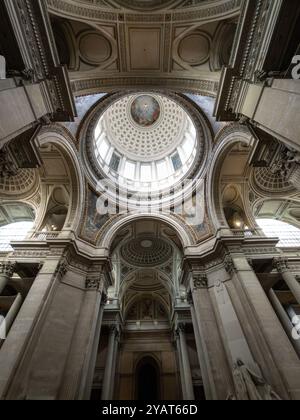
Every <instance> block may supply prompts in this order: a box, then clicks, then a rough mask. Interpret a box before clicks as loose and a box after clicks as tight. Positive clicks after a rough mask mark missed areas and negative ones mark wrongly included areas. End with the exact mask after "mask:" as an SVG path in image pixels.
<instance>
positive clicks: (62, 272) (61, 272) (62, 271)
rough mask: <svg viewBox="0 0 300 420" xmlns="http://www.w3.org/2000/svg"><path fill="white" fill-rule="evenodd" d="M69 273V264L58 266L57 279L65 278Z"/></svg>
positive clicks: (64, 263)
mask: <svg viewBox="0 0 300 420" xmlns="http://www.w3.org/2000/svg"><path fill="white" fill-rule="evenodd" d="M67 271H68V264H67V263H66V262H65V261H64V262H61V263H59V264H58V266H57V267H56V270H55V273H54V275H55V277H59V278H63V277H64V276H65V274H67Z"/></svg>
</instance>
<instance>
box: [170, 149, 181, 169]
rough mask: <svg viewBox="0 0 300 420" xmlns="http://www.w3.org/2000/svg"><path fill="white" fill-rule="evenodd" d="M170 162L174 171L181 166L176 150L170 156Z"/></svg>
mask: <svg viewBox="0 0 300 420" xmlns="http://www.w3.org/2000/svg"><path fill="white" fill-rule="evenodd" d="M172 163H173V167H174V170H175V172H177V171H179V169H181V168H182V161H181V158H180V156H179V153H178V152H177V153H176V154H175V155H173V156H172Z"/></svg>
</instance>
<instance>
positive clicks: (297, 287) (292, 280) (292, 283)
mask: <svg viewBox="0 0 300 420" xmlns="http://www.w3.org/2000/svg"><path fill="white" fill-rule="evenodd" d="M282 277H283V279H284V281H285V282H286V284H287V285H288V287H289V289H290V291H291V292H292V293H293V295H294V296H295V299H296V300H297V302H298V303H299V305H300V284H299V283H298V281H297V280H296V277H295V276H294V275H293V274H292V273H291V272H290V271H288V270H286V271H283V272H282Z"/></svg>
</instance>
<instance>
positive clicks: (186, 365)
mask: <svg viewBox="0 0 300 420" xmlns="http://www.w3.org/2000/svg"><path fill="white" fill-rule="evenodd" d="M177 333H178V335H179V345H180V350H181V358H182V369H183V376H184V383H185V393H186V395H185V398H184V399H185V400H190V401H191V400H194V399H195V394H194V387H193V378H192V371H191V365H190V360H189V353H188V348H187V343H186V336H185V326H184V325H183V324H179V326H178V329H177Z"/></svg>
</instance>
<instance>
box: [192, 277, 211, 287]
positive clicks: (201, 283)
mask: <svg viewBox="0 0 300 420" xmlns="http://www.w3.org/2000/svg"><path fill="white" fill-rule="evenodd" d="M193 283H194V288H195V289H206V288H207V287H208V280H207V276H206V273H197V274H193Z"/></svg>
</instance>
